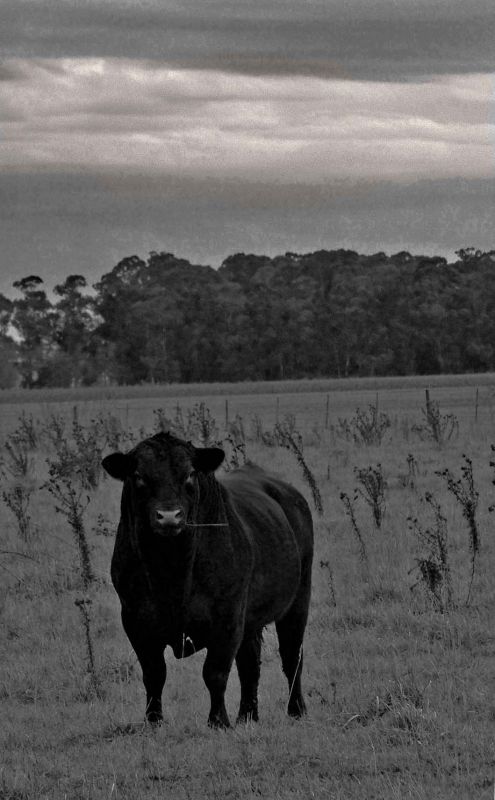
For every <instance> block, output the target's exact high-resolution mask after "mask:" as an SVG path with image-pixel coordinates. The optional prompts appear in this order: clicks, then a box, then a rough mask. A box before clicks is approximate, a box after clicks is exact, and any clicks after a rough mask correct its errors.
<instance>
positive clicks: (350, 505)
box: [340, 492, 369, 571]
mask: <svg viewBox="0 0 495 800" xmlns="http://www.w3.org/2000/svg"><path fill="white" fill-rule="evenodd" d="M340 499H341V500H342V503H343V504H344V511H345V514H346V516H348V517H349V519H350V522H351V530H352V532H353V534H354V536H355V537H356V541H357V543H358V545H359V557H360V559H361V561H362V562H363V564H366V567H367V569H368V571H369V561H368V553H367V551H366V545H365V542H364V538H363V535H362V533H361V530H360V528H359V525H358V523H357V520H356V513H355V510H354V507H355V503H356V500H357V494H355V495H354V498H353V499H352V500H351V498H350V497H349V495H348V494H347V493H346V492H341V493H340Z"/></svg>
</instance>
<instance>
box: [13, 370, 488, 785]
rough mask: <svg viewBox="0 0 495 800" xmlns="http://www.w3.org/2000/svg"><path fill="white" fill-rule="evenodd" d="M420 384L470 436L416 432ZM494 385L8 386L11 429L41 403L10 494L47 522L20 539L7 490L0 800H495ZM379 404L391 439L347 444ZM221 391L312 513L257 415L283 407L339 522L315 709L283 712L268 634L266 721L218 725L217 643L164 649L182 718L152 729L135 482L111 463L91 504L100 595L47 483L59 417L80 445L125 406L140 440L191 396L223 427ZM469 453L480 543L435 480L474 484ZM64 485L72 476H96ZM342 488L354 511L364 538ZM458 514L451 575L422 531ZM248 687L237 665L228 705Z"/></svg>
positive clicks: (451, 526) (172, 702)
mask: <svg viewBox="0 0 495 800" xmlns="http://www.w3.org/2000/svg"><path fill="white" fill-rule="evenodd" d="M425 388H429V389H430V393H431V398H432V399H434V400H436V401H438V403H439V406H440V411H441V413H442V414H455V416H456V418H457V420H458V430H456V431H455V433H454V434H453V435H452V437H451V438H450V439H448V440H446V441H445V442H444V443H443V444H441V445H439V444H438V443H436V442H435V441H434V440H433V439H432V438H431V437H428V436H427V435H426V434H425V435H423V436H420V435H419V434H418V433H417V432H414V430H413V425H414V424H415V423H416V424H417V423H421V421H422V412H421V409H422V408H424V406H425ZM476 390H478V392H477V396H478V404H477V410H476ZM494 392H495V376H493V375H476V376H445V377H432V378H414V379H412V378H411V379H383V380H380V379H373V380H372V379H367V380H362V381H357V380H352V381H351V380H350V381H341V382H337V381H301V382H298V383H297V384H296V383H294V382H290V383H289V382H287V383H285V384H269V385H267V384H259V385H236V386H232V385H227V386H221V385H215V386H193V387H174V386H169V387H158V386H153V387H139V388H133V389H128V390H125V389H124V388H119V389H113V388H112V389H108V390H98V391H96V390H88V391H83V390H81V391H79V390H71V391H70V392H69V391H64V392H53V391H52V392H46V393H42V392H36V393H15V394H13V393H10V396H9V395H7V393H4V394H3V395H2V396H1V397H0V413H1V415H2V430H1V434H2V439H3V440H5V439H6V437H7V436H8V434H9V433H12V431H13V430H14V429H15V428H16V427H17V426H18V421H19V415H20V413H21V412H24V413H25V414H26V415H27V416H29V415H31V414H32V415H33V418H34V419H35V420H36V421H37V423H38V428H37V439H36V442H35V443H33V444H32V446H30V448H29V458H28V462H29V463H28V464H27V468H26V469H27V472H26V474H25V475H24V476H23V477H16V476H15V475H13V474H12V469H11V467H12V463H11V461H10V460H9V455H8V452H7V451H6V448H5V445H4V447H3V452H2V462H3V466H4V478H3V492H4V493H7V494H8V493H9V492H11V491H13V490H14V488H15V486H16V485H18V486H21V487H22V489H23V491H24V495H23V496H24V497H26V496H28V505H27V507H26V513H27V515H28V516H29V517H30V519H29V523H28V527H27V529H25V530H24V532H23V531H22V530H21V529H20V526H19V521H18V518H17V517H16V515H15V514H14V513H13V512H12V510H11V508H10V507H9V506H8V504H6V503H5V497H4V502H3V503H2V504H1V507H0V517H1V528H0V530H1V533H0V551H1V552H0V568H1V569H0V625H1V630H2V634H1V636H0V664H1V666H0V694H1V700H2V726H1V730H0V752H1V753H2V756H1V760H0V798H2V800H45V799H46V800H64V799H65V798H68V800H103V798H105V799H110V798H112V799H115V800H136V798H138V797H139V798H146V800H147V799H148V798H149V799H150V800H158V798H160V800H161V799H162V798H164V797H167V798H172V799H173V800H175V799H176V798H177V800H182V798H184V800H190V799H194V800H196V798H198V800H199V798H208V799H209V798H211V799H212V800H213V798H229V799H230V798H232V800H234V799H236V800H237V798H239V799H240V800H241V799H242V800H244V798H254V797H260V796H262V797H267V798H280V800H285V799H286V798H287V799H288V800H289V799H290V800H293V799H294V800H295V799H297V800H299V799H300V800H303V798H304V800H306V798H317V799H318V800H328V798H330V799H331V800H358V798H359V799H361V798H365V799H366V800H398V798H411V799H413V798H414V800H452V798H456V800H474V799H475V798H476V799H478V798H479V799H480V800H488V798H491V797H492V796H493V780H494V772H495V770H494V766H495V761H494V737H493V730H494V723H495V701H494V697H495V635H494V626H493V610H494V608H495V585H494V580H493V572H494V564H495V538H494V537H493V535H492V530H493V514H492V513H491V512H490V510H489V509H490V506H491V505H493V504H495V486H494V485H493V483H492V481H493V478H494V477H495V471H494V468H493V467H491V466H490V461H491V460H493V454H492V450H491V445H492V444H495V430H494V420H493V413H494V411H493V400H494ZM377 397H378V407H379V411H380V412H381V413H384V414H386V415H388V416H389V417H390V421H391V425H390V426H389V427H387V428H386V429H385V431H384V435H383V438H382V440H381V442H375V443H372V444H369V445H366V444H364V443H359V442H358V441H356V440H355V439H353V438H352V437H346V436H345V435H344V433H343V431H342V430H340V429H339V418H340V419H343V418H345V419H347V420H352V419H353V418H354V415H355V412H356V408H358V407H360V408H361V409H367V408H368V406H369V405H370V404H372V405H374V404H375V403H376V400H377ZM327 398H328V400H327ZM226 401H227V409H228V417H229V422H232V421H233V420H234V419H235V417H236V415H240V416H241V417H242V419H243V421H244V427H245V433H246V442H245V452H246V455H247V457H248V458H250V459H252V460H253V461H256V462H257V463H259V464H261V465H263V466H265V467H266V468H268V469H270V470H273V471H276V472H279V473H281V474H282V475H283V476H284V477H285V478H286V479H288V480H289V481H291V482H292V483H294V485H296V486H297V487H298V488H299V489H300V490H301V491H302V492H303V493H304V494H305V496H306V497H307V499H308V501H309V502H310V504H311V506H312V508H313V510H314V504H313V491H312V489H311V486H310V484H308V482H307V480H306V479H305V476H304V473H303V471H302V469H301V464H300V462H299V461H298V460H297V458H296V457H295V454H294V452H291V451H290V450H289V449H287V448H286V447H283V446H280V444H277V443H276V441H273V440H270V438H269V437H268V438H267V440H266V441H263V440H261V439H260V438H259V437H256V436H255V435H254V430H253V426H252V424H251V422H252V418H253V417H254V416H257V417H258V418H259V419H260V420H261V421H262V424H263V428H264V429H265V430H266V431H268V432H270V431H273V426H274V424H275V422H276V421H277V417H278V420H279V422H283V421H284V419H285V418H286V415H291V416H293V417H295V425H296V429H297V430H298V431H300V432H301V434H302V440H303V451H302V455H303V458H304V461H305V463H306V465H307V467H308V469H309V471H310V473H311V475H312V476H313V479H314V481H315V485H316V487H317V489H318V490H319V492H320V494H321V498H322V502H323V514H322V515H321V516H319V515H318V514H317V513H316V511H314V520H315V538H316V552H315V561H314V569H313V585H314V589H313V601H312V606H311V614H310V621H309V626H308V630H307V634H306V641H305V662H304V672H303V687H304V690H305V694H306V699H307V705H308V711H309V713H308V716H307V718H305V719H303V720H301V721H299V722H294V721H292V720H290V719H289V718H288V717H287V716H286V714H285V704H286V687H285V681H284V678H283V675H282V672H281V668H280V660H279V657H278V653H277V649H276V639H275V635H274V632H273V631H272V629H271V627H269V628H268V629H267V630H266V631H265V636H264V645H263V651H262V660H263V664H262V677H261V685H260V722H259V723H258V724H257V725H256V724H248V725H246V726H237V727H235V728H233V729H232V730H229V731H225V732H222V731H213V730H210V729H208V728H207V726H206V717H207V713H208V702H207V692H206V689H205V687H204V685H203V681H202V678H201V667H202V662H203V654H201V653H199V654H196V655H194V656H192V657H190V658H188V659H186V660H182V661H176V660H175V659H174V657H173V655H172V653H171V652H169V651H167V654H166V656H167V664H168V669H169V677H168V681H167V685H166V687H165V692H164V710H165V723H164V725H163V726H162V727H161V728H159V729H157V730H152V729H149V728H147V727H145V726H144V725H143V724H142V718H143V712H144V696H143V689H142V683H141V676H140V670H139V666H138V664H137V661H136V658H135V656H134V653H133V651H132V650H131V647H130V645H129V643H128V641H127V639H126V637H125V634H124V632H123V630H122V627H121V624H120V613H119V603H118V600H117V597H116V594H115V592H114V590H113V588H112V586H111V584H110V580H109V574H108V573H109V563H110V557H111V552H112V546H113V535H114V530H115V527H116V524H117V521H118V514H119V497H120V486H119V485H118V484H117V483H116V482H113V481H111V480H110V479H108V478H106V477H104V475H103V474H97V480H95V486H94V487H91V488H89V489H85V490H84V491H83V492H82V494H81V504H82V519H83V524H84V530H85V534H86V537H87V541H88V543H89V547H90V557H91V564H92V568H93V571H94V574H95V578H96V580H95V581H94V582H93V583H92V584H91V585H90V587H89V589H88V590H87V591H85V590H84V587H83V582H82V574H81V567H80V560H79V555H78V553H79V551H78V548H77V546H76V543H75V537H74V532H73V530H72V528H71V525H70V523H69V520H68V519H67V517H66V516H65V515H64V514H63V513H57V512H56V510H55V506H56V505H57V503H56V501H55V500H54V497H53V495H52V494H50V492H49V491H47V489H46V482H47V480H48V479H49V465H50V464H53V463H54V462H56V460H57V458H58V455H57V446H56V445H54V442H53V438H52V439H50V437H48V436H47V434H46V426H47V425H48V424H49V420H50V418H51V416H52V415H53V414H56V415H64V416H65V417H66V419H67V428H66V435H67V441H68V442H69V444H70V445H71V447H72V446H73V445H72V438H71V437H72V428H71V425H72V419H73V414H74V412H73V408H74V406H77V409H78V411H77V418H78V421H79V422H80V423H81V425H82V429H83V432H85V434H88V433H89V432H90V430H91V425H92V423H91V420H93V419H95V418H96V417H97V416H98V415H103V416H108V415H109V414H112V415H114V416H115V417H116V418H118V419H119V421H120V423H121V424H122V428H123V430H125V431H128V430H129V431H132V432H134V435H135V436H139V435H140V434H139V431H140V429H144V430H146V431H147V432H151V431H152V429H153V426H154V424H155V423H156V419H157V417H156V414H154V413H153V410H154V409H157V408H163V409H164V410H165V413H166V415H167V416H168V417H169V418H172V419H173V417H174V413H175V409H176V407H177V405H179V406H180V407H181V409H182V410H183V411H184V413H186V412H187V409H191V408H193V407H194V405H195V404H197V403H200V402H204V403H205V404H206V405H207V406H208V408H209V410H210V411H211V414H212V415H213V417H214V418H215V419H216V424H217V428H218V433H219V437H220V438H221V439H223V438H224V437H225V436H226V433H227V431H226V430H225V422H226V420H225V415H226ZM327 402H328V416H327ZM103 444H104V443H103ZM58 446H60V445H58ZM226 447H227V450H228V447H229V445H228V443H227V445H226ZM105 452H107V451H105ZM228 452H229V455H230V451H228ZM464 456H467V457H468V458H469V459H470V463H471V465H472V473H471V474H472V480H473V484H472V493H471V499H473V501H475V510H474V519H475V524H476V526H477V534H478V536H479V540H478V543H477V545H479V549H478V550H475V551H473V534H472V531H470V528H469V524H468V520H467V518H466V516H465V514H464V513H463V511H465V507H463V505H462V502H460V501H459V499H458V498H456V496H455V493H454V492H453V491H452V488H449V485H448V481H447V480H446V478H445V477H442V475H439V474H437V473H438V472H439V471H442V470H445V469H448V470H450V475H451V476H452V478H453V479H455V481H461V484H460V486H461V488H463V489H464V490H465V492H468V494H469V467H468V463H469V462H467V461H466V459H465V457H464ZM377 465H381V467H380V469H381V475H382V478H383V486H382V488H383V508H382V512H383V513H382V519H381V524H380V526H379V527H378V526H377V524H376V521H374V518H373V514H372V508H371V505H370V503H369V502H367V500H366V496H367V495H366V490H365V487H364V485H363V483H361V482H360V481H359V473H357V472H356V470H362V471H364V473H363V472H362V473H361V474H365V473H366V471H367V470H369V469H370V468H377ZM463 470H464V471H463ZM466 470H468V471H467V472H466ZM366 474H369V472H368V473H366ZM78 476H79V477H78ZM69 477H70V480H71V481H73V485H74V486H76V487H77V481H78V480H79V478H80V474H79V473H78V472H77V471H74V473H73V474H71V475H70V476H69ZM359 489H360V490H361V492H362V494H359V492H358V493H357V496H356V498H355V492H356V490H359ZM342 493H346V494H347V496H348V498H349V500H350V502H351V505H352V508H353V510H354V518H355V523H356V526H357V532H356V529H355V528H353V524H352V521H351V519H350V517H349V514H348V513H347V512H346V506H345V504H344V502H343V501H342V499H341V494H342ZM426 493H430V497H432V498H433V501H434V503H436V504H437V505H438V508H439V509H440V517H437V518H436V517H435V513H434V510H435V506H434V504H433V503H432V502H431V501H428V500H427V499H425V495H426ZM363 495H364V496H363ZM476 495H477V499H476ZM368 500H369V496H368ZM414 519H416V520H417V523H416V527H414V523H413V522H412V520H414ZM439 519H440V522H439ZM441 519H444V520H445V523H444V527H443V531H444V535H445V537H446V538H445V541H446V555H445V558H444V562H443V566H442V564H441V563H440V562H439V561H438V551H435V552H436V555H435V552H433V550H432V549H431V548H430V549H429V548H428V546H427V545H426V544H425V541H426V540H425V539H424V538H423V539H421V537H420V536H419V535H418V531H420V532H423V534H424V533H425V532H427V531H431V532H433V533H435V532H437V533H438V532H439V525H440V527H441V526H442V524H443V523H441ZM440 533H441V531H440ZM359 537H360V538H359ZM473 556H474V570H473ZM428 559H429V560H430V562H431V563H437V562H438V563H440V566H441V567H442V569H443V572H442V569H440V567H438V563H437V567H438V569H439V570H440V572H439V573H438V574H439V575H440V578H438V575H437V578H438V580H437V583H435V582H433V584H430V586H428V585H427V583H426V582H425V579H424V576H422V573H421V568H420V564H421V563H422V562H425V561H427V560H428ZM435 559H436V561H435ZM473 572H474V577H473V578H472V576H473ZM471 578H472V585H471ZM448 581H450V587H451V595H450V599H449V595H448V592H447V589H448V586H447V583H448ZM470 587H471V588H470ZM432 588H433V590H434V591H436V592H437V596H435V594H434V591H432ZM81 599H87V600H90V603H89V604H88V605H87V608H88V609H89V617H88V619H89V635H90V640H91V643H92V648H93V656H94V670H93V671H92V670H91V668H90V665H89V664H88V640H87V630H86V628H85V623H84V620H83V616H82V614H81V610H80V609H81V606H77V605H76V604H75V601H77V600H81ZM238 697H239V685H238V680H237V676H236V674H235V670H233V672H232V675H231V678H230V681H229V687H228V694H227V707H228V710H229V713H230V715H231V717H234V715H235V710H236V706H237V704H238Z"/></svg>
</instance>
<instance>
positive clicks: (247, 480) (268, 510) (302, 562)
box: [221, 466, 313, 625]
mask: <svg viewBox="0 0 495 800" xmlns="http://www.w3.org/2000/svg"><path fill="white" fill-rule="evenodd" d="M221 483H222V484H223V485H224V487H225V488H226V489H227V490H228V494H229V499H230V502H231V503H232V505H233V506H234V508H235V511H236V513H237V515H238V517H239V519H240V521H241V523H242V525H243V527H244V529H245V531H246V534H247V535H248V536H249V538H250V540H251V542H252V547H253V555H254V566H253V572H252V578H251V585H250V592H249V601H248V613H247V622H248V624H249V623H251V624H253V625H264V624H267V623H268V622H272V621H273V620H277V619H279V618H280V617H282V616H284V614H285V612H286V611H287V609H288V608H289V607H290V606H291V604H292V602H293V600H294V598H295V596H296V594H297V593H298V591H299V590H300V587H301V581H303V580H309V581H310V571H311V561H312V553H313V527H312V519H311V513H310V511H309V508H308V505H307V503H306V500H305V499H304V497H303V496H302V495H301V494H300V493H299V492H298V491H297V490H296V489H294V487H292V486H290V485H289V484H287V483H285V482H284V481H281V480H280V479H278V478H276V477H275V476H272V475H269V474H268V473H266V472H265V471H264V470H262V469H260V468H258V467H254V466H248V467H244V468H241V469H239V470H236V471H234V472H231V473H228V474H227V475H226V476H225V477H222V478H221Z"/></svg>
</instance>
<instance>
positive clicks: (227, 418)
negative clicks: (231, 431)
mask: <svg viewBox="0 0 495 800" xmlns="http://www.w3.org/2000/svg"><path fill="white" fill-rule="evenodd" d="M228 427H229V401H228V398H227V397H226V398H225V430H228Z"/></svg>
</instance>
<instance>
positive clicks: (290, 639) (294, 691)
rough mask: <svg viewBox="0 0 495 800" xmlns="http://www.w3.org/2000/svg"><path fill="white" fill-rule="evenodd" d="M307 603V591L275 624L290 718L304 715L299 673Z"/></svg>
mask: <svg viewBox="0 0 495 800" xmlns="http://www.w3.org/2000/svg"><path fill="white" fill-rule="evenodd" d="M308 603H309V590H308V591H304V592H301V595H300V596H298V597H297V598H296V600H295V601H294V603H293V604H292V606H291V607H290V609H289V611H288V612H287V614H286V615H285V617H283V618H282V619H280V620H279V621H278V622H276V623H275V627H276V629H277V635H278V646H279V651H280V657H281V659H282V668H283V670H284V673H285V677H286V678H287V683H288V684H289V703H288V706H287V711H288V713H289V714H290V716H291V717H301V716H302V715H303V714H305V713H306V705H305V703H304V699H303V696H302V690H301V672H302V666H303V637H304V630H305V628H306V621H307V618H308Z"/></svg>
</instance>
